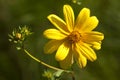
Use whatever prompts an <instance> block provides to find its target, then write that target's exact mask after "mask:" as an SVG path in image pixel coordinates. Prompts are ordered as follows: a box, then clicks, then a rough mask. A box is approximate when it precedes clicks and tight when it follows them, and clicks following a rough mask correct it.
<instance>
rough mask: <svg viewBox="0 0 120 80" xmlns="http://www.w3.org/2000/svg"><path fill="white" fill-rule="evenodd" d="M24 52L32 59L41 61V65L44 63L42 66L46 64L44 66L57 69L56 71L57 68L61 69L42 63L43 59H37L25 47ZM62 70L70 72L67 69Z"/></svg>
mask: <svg viewBox="0 0 120 80" xmlns="http://www.w3.org/2000/svg"><path fill="white" fill-rule="evenodd" d="M24 52H25V53H26V54H27V55H28V56H29V57H31V58H32V59H34V60H35V61H37V62H39V63H41V64H42V65H44V66H46V67H49V68H51V69H54V70H57V71H58V70H63V69H60V68H56V67H53V66H51V65H48V64H46V63H44V62H43V61H41V60H39V59H37V58H36V57H34V56H33V55H31V54H30V53H29V52H28V51H27V50H26V49H24ZM63 71H65V72H70V71H67V70H63Z"/></svg>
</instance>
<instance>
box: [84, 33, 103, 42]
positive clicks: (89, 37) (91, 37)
mask: <svg viewBox="0 0 120 80" xmlns="http://www.w3.org/2000/svg"><path fill="white" fill-rule="evenodd" d="M82 36H83V37H82V40H83V41H85V42H88V43H89V42H97V41H101V40H103V39H104V34H103V33H100V32H97V31H91V32H86V33H84V34H82Z"/></svg>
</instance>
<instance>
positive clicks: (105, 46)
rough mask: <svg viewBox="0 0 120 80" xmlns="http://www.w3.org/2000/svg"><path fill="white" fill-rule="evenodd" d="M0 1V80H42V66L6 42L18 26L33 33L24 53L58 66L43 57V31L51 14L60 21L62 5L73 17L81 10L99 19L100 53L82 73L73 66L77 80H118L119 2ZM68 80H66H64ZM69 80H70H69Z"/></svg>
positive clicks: (89, 0)
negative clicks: (68, 7) (73, 13)
mask: <svg viewBox="0 0 120 80" xmlns="http://www.w3.org/2000/svg"><path fill="white" fill-rule="evenodd" d="M79 1H81V5H77V4H74V3H72V2H71V0H0V80H45V79H44V78H43V77H42V74H43V71H44V70H45V69H46V67H45V66H42V65H41V64H39V63H37V62H36V61H34V60H32V59H31V58H29V57H28V56H27V55H26V54H24V52H23V51H17V50H16V48H15V45H13V44H12V43H10V42H9V41H8V39H9V37H8V34H9V33H11V32H12V30H13V29H15V28H17V27H18V26H24V25H27V26H29V27H30V28H31V30H32V31H33V32H34V34H32V35H31V36H30V37H29V38H28V40H27V41H26V47H27V49H28V50H29V51H30V52H31V53H32V54H33V55H34V56H37V57H38V58H40V59H42V60H43V61H45V62H46V63H48V64H51V65H54V66H57V65H58V64H57V62H56V61H55V60H54V58H53V57H54V54H53V55H46V54H44V52H43V46H44V44H45V43H46V42H47V39H45V38H44V37H43V34H42V33H43V31H44V30H45V29H47V28H50V27H53V25H52V24H51V23H50V22H49V21H48V20H47V16H48V15H49V14H51V13H54V14H56V15H58V16H60V17H62V18H63V13H62V8H63V5H64V4H70V5H71V6H72V7H73V9H74V12H75V15H76V16H77V14H78V13H79V11H80V10H81V9H82V8H83V7H88V8H90V9H91V15H95V16H97V17H98V19H99V21H100V22H99V25H98V27H97V28H96V30H97V31H100V32H102V33H104V35H105V39H104V40H103V43H102V49H101V50H99V51H96V53H97V56H98V59H97V60H96V61H95V62H90V61H88V64H87V67H86V68H84V69H80V68H78V66H76V65H73V70H74V71H75V75H76V80H119V75H120V4H119V2H120V1H119V0H79ZM65 80H67V79H65ZM69 80H70V79H69Z"/></svg>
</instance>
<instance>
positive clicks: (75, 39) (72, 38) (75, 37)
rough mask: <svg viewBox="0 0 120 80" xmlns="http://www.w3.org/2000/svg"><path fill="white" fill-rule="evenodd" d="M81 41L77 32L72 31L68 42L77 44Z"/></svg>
mask: <svg viewBox="0 0 120 80" xmlns="http://www.w3.org/2000/svg"><path fill="white" fill-rule="evenodd" d="M80 39H81V34H80V33H79V32H78V31H73V32H72V33H71V34H70V35H69V36H68V40H69V41H70V42H72V43H75V42H78V41H80Z"/></svg>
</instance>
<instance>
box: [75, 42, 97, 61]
mask: <svg viewBox="0 0 120 80" xmlns="http://www.w3.org/2000/svg"><path fill="white" fill-rule="evenodd" d="M76 46H77V48H78V49H79V50H80V52H81V54H82V55H83V56H85V57H86V58H87V59H88V60H90V61H94V60H96V59H97V56H96V54H95V52H94V50H93V49H92V48H90V46H89V45H88V44H85V43H82V42H81V43H79V44H77V45H76Z"/></svg>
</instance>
